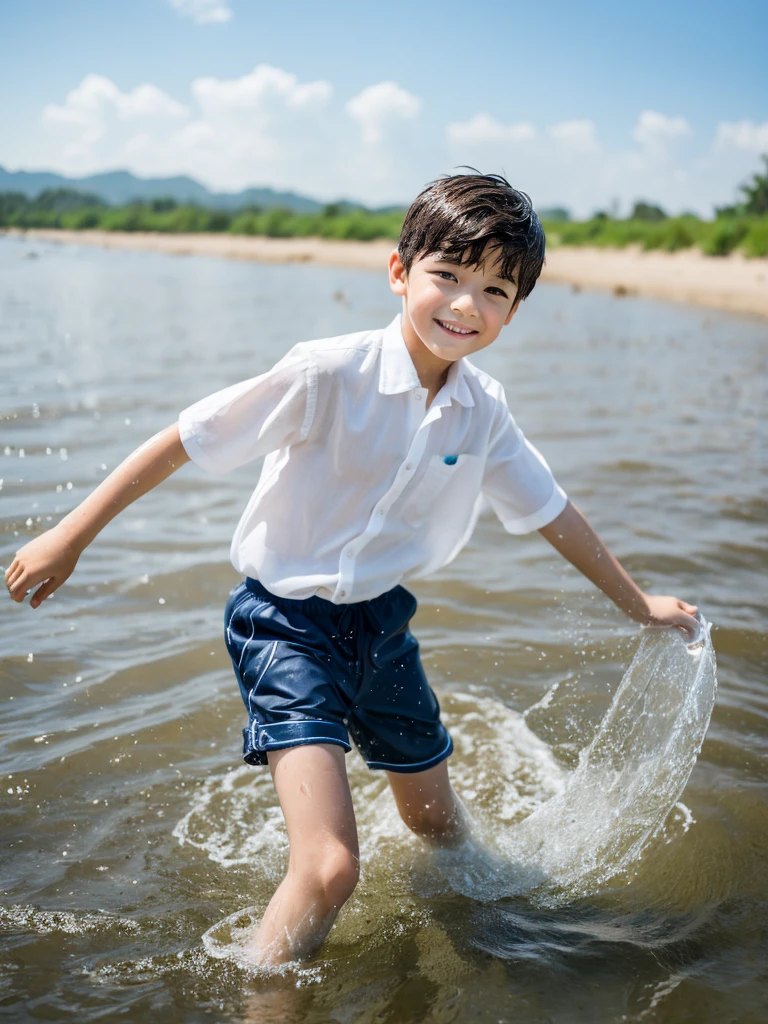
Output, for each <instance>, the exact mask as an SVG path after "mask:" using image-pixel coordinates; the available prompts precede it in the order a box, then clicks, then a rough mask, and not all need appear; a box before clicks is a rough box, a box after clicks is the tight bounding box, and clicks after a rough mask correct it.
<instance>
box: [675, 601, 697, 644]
mask: <svg viewBox="0 0 768 1024" xmlns="http://www.w3.org/2000/svg"><path fill="white" fill-rule="evenodd" d="M688 607H689V608H690V607H692V606H691V605H688ZM678 628H679V629H680V630H681V631H682V632H683V634H684V636H685V638H686V639H687V640H693V638H694V637H695V636H696V635H697V633H698V632H699V629H700V628H701V627H700V623H699V621H698V619H694V618H691V617H686V620H685V622H684V623H680V624H679V625H678Z"/></svg>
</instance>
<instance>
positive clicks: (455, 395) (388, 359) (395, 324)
mask: <svg viewBox="0 0 768 1024" xmlns="http://www.w3.org/2000/svg"><path fill="white" fill-rule="evenodd" d="M420 387H421V381H420V380H419V375H418V373H416V367H415V366H414V365H413V360H412V359H411V356H410V353H409V352H408V349H407V348H406V345H405V341H404V340H403V330H402V317H401V315H400V314H399V313H398V315H397V316H396V317H395V319H394V320H393V321H392V323H391V324H389V326H388V327H386V328H385V330H384V336H383V338H382V343H381V368H380V370H379V391H380V393H381V394H382V395H398V394H400V393H402V392H403V391H413V390H415V389H416V388H420ZM454 399H455V400H456V401H457V402H458V403H459V404H460V405H464V406H471V405H474V404H475V400H474V399H473V397H472V392H471V390H470V387H469V384H468V383H467V369H466V365H465V361H464V359H457V360H456V362H455V363H453V364H452V365H451V367H450V369H449V370H448V377H447V379H446V382H445V384H444V385H443V387H442V390H441V391H440V394H439V396H438V397H437V398H436V399H435V402H434V404H435V405H450V403H451V401H452V400H454Z"/></svg>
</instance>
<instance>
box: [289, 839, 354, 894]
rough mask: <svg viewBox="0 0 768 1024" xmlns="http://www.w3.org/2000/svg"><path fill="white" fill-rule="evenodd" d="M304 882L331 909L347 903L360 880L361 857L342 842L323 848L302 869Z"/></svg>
mask: <svg viewBox="0 0 768 1024" xmlns="http://www.w3.org/2000/svg"><path fill="white" fill-rule="evenodd" d="M301 875H302V876H303V882H304V884H305V885H306V886H307V887H308V888H310V889H311V890H313V893H314V895H315V898H317V899H319V900H320V901H321V902H322V903H324V904H325V905H326V906H327V907H328V909H331V908H333V907H337V908H338V907H341V906H342V905H343V904H344V903H346V902H347V900H348V899H349V897H350V896H351V895H352V893H353V892H354V890H355V886H356V885H357V883H358V881H359V879H360V860H359V858H358V857H357V856H356V855H355V853H353V851H351V850H349V849H347V847H345V846H342V845H334V846H332V847H331V848H328V849H324V850H320V851H318V853H317V856H316V857H315V858H314V859H313V863H312V864H311V866H306V867H305V868H304V870H303V871H301Z"/></svg>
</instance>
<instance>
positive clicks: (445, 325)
mask: <svg viewBox="0 0 768 1024" xmlns="http://www.w3.org/2000/svg"><path fill="white" fill-rule="evenodd" d="M437 322H438V323H439V324H440V326H441V327H444V328H445V329H446V331H453V333H454V334H474V333H475V332H474V331H462V330H461V329H460V328H458V327H452V326H451V325H450V324H446V323H444V322H443V321H442V320H438V321H437Z"/></svg>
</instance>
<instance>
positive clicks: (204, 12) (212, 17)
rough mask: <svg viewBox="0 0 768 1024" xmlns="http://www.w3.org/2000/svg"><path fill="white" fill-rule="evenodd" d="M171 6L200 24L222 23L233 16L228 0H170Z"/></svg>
mask: <svg viewBox="0 0 768 1024" xmlns="http://www.w3.org/2000/svg"><path fill="white" fill-rule="evenodd" d="M169 2H170V5H171V7H173V8H174V9H175V10H177V11H178V12H179V14H181V15H182V16H183V17H185V18H191V19H192V21H195V22H197V24H198V25H213V24H219V25H220V24H222V23H223V22H225V21H229V20H230V18H231V17H232V8H231V7H230V6H229V4H228V3H227V0H169Z"/></svg>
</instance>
